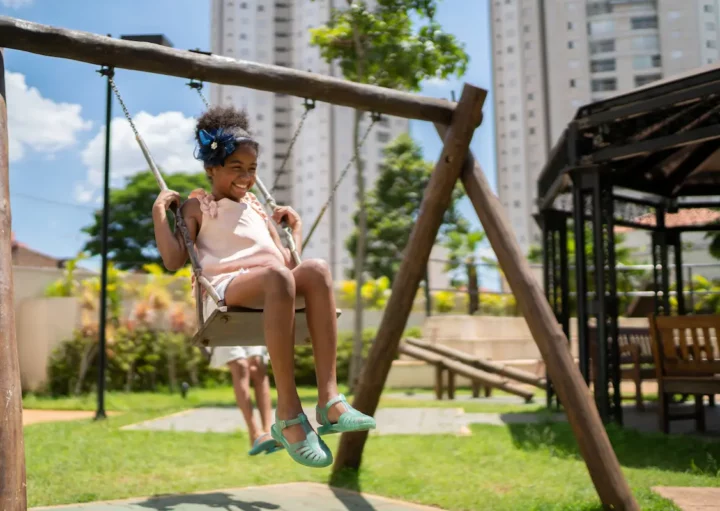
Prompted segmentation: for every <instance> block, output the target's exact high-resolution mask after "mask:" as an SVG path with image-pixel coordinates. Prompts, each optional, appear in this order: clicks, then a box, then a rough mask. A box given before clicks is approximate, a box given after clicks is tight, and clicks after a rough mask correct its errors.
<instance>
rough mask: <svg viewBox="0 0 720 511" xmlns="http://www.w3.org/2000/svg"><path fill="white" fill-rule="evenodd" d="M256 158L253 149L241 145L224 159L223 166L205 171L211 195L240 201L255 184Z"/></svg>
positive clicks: (255, 152)
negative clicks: (210, 186)
mask: <svg viewBox="0 0 720 511" xmlns="http://www.w3.org/2000/svg"><path fill="white" fill-rule="evenodd" d="M257 156H258V155H257V151H256V150H255V149H254V148H253V147H251V146H249V145H241V146H240V147H238V148H237V149H236V150H235V152H233V153H232V154H231V155H230V156H228V157H227V158H226V159H225V165H223V166H217V167H211V168H209V169H207V174H208V176H210V179H211V180H212V188H213V195H214V196H215V197H216V198H218V199H220V198H228V199H232V200H234V201H239V200H240V199H242V198H243V197H244V196H245V194H246V193H247V192H249V191H250V188H252V187H253V185H254V184H255V179H256V176H257V174H256V172H257Z"/></svg>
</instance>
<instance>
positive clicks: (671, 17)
mask: <svg viewBox="0 0 720 511" xmlns="http://www.w3.org/2000/svg"><path fill="white" fill-rule="evenodd" d="M680 16H682V15H681V14H680V12H679V11H670V12H669V13H668V19H669V20H670V21H674V20H676V19H679V18H680Z"/></svg>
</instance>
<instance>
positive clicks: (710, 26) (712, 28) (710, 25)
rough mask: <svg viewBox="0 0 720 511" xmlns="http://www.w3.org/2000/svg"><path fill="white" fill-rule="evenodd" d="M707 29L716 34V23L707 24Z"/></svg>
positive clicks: (709, 22)
mask: <svg viewBox="0 0 720 511" xmlns="http://www.w3.org/2000/svg"><path fill="white" fill-rule="evenodd" d="M705 29H706V30H710V31H711V32H714V31H715V23H713V22H712V21H708V22H706V23H705Z"/></svg>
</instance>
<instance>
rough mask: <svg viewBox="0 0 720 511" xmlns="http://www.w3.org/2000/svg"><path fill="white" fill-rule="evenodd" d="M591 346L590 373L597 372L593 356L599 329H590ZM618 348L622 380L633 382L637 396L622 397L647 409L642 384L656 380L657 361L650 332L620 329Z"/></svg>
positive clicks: (640, 329)
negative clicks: (654, 356) (632, 400)
mask: <svg viewBox="0 0 720 511" xmlns="http://www.w3.org/2000/svg"><path fill="white" fill-rule="evenodd" d="M589 341H590V342H589V345H590V371H591V377H590V378H591V381H594V379H593V376H592V374H594V372H595V371H596V370H597V368H596V367H595V362H594V357H593V355H594V354H595V353H596V352H597V328H595V327H591V328H590V329H589ZM618 347H619V349H620V380H621V381H623V380H625V381H632V382H633V383H634V384H635V394H634V395H632V396H627V395H621V399H622V400H623V401H625V400H631V399H634V400H635V407H636V408H637V409H638V410H644V409H645V403H644V399H643V394H642V382H643V381H652V380H655V360H654V359H653V353H652V340H651V338H650V330H649V329H648V328H642V327H619V328H618Z"/></svg>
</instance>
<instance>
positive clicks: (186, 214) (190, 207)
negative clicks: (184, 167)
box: [152, 190, 200, 271]
mask: <svg viewBox="0 0 720 511" xmlns="http://www.w3.org/2000/svg"><path fill="white" fill-rule="evenodd" d="M172 204H180V194H178V193H177V192H174V191H172V190H166V191H162V192H160V195H158V198H157V199H156V200H155V204H154V205H153V211H152V216H153V224H154V227H155V242H156V243H157V247H158V251H159V252H160V257H161V258H162V260H163V264H164V265H165V268H167V269H168V270H170V271H177V270H179V269H180V268H182V267H183V266H184V265H185V262H186V261H187V258H188V253H187V247H185V242H184V241H183V237H182V233H181V232H180V230H179V229H177V230H176V231H175V232H173V230H172V228H171V227H170V223H169V222H168V218H167V210H168V209H169V208H170V206H171V205H172ZM199 211H200V203H199V202H198V200H197V199H190V200H189V201H187V202H186V203H185V204H184V205H183V206H182V208H180V214H182V216H183V219H184V220H185V225H187V227H188V231H189V232H190V239H191V240H193V241H195V237H196V236H197V232H198V227H199V221H198V219H199V218H200V217H199V215H198V212H199Z"/></svg>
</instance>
